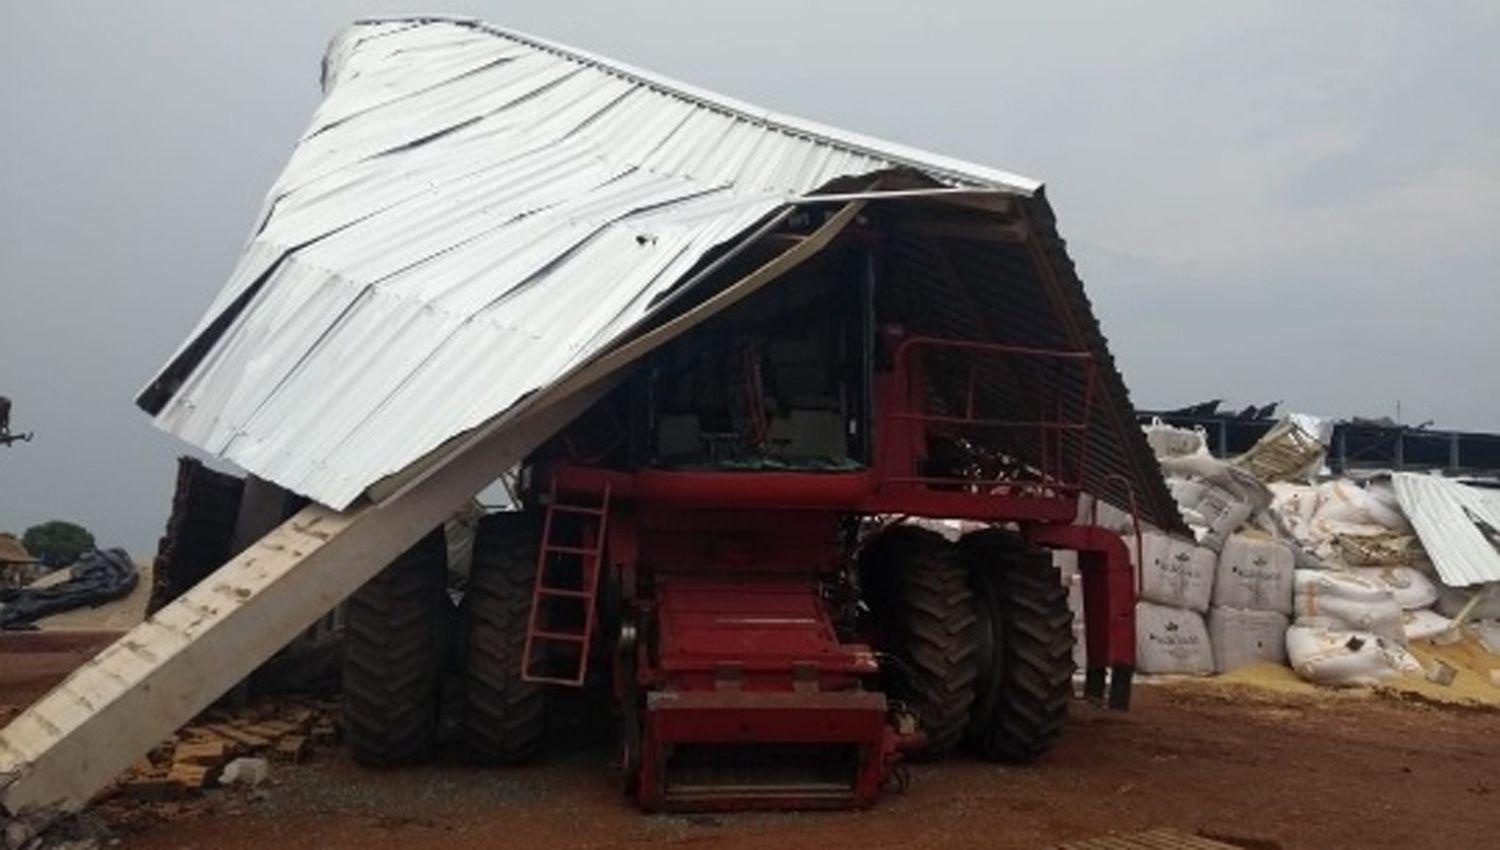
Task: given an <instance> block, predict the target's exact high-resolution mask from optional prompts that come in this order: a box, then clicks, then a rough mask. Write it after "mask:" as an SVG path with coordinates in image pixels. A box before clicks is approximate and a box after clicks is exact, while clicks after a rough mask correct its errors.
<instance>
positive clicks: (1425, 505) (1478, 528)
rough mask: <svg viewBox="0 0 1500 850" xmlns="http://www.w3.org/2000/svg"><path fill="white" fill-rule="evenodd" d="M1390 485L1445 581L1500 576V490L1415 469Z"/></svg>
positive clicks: (1468, 581) (1495, 579) (1497, 579)
mask: <svg viewBox="0 0 1500 850" xmlns="http://www.w3.org/2000/svg"><path fill="white" fill-rule="evenodd" d="M1391 486H1392V487H1393V488H1394V489H1395V491H1396V500H1397V501H1398V502H1399V503H1400V505H1401V510H1402V512H1403V513H1405V514H1406V518H1407V519H1408V520H1410V521H1411V526H1412V528H1413V529H1415V530H1416V532H1417V536H1418V537H1419V538H1421V540H1422V548H1423V549H1425V550H1427V556H1428V557H1430V558H1431V559H1432V565H1433V566H1434V567H1435V568H1436V569H1437V571H1438V576H1439V577H1441V578H1442V580H1443V584H1446V585H1448V586H1449V587H1467V586H1469V585H1473V584H1483V583H1486V582H1500V494H1497V493H1495V492H1492V491H1488V490H1483V489H1480V488H1478V487H1470V486H1468V485H1466V484H1461V483H1459V482H1457V481H1454V480H1452V479H1448V478H1442V477H1440V476H1437V475H1421V474H1417V473H1412V472H1397V473H1395V474H1393V475H1392V476H1391Z"/></svg>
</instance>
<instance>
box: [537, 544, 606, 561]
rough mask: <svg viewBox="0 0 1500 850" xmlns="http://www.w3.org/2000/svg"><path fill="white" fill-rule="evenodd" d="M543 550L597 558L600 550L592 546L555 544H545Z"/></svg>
mask: <svg viewBox="0 0 1500 850" xmlns="http://www.w3.org/2000/svg"><path fill="white" fill-rule="evenodd" d="M542 551H543V552H556V553H558V554H559V555H581V556H587V557H590V558H597V557H599V550H597V549H592V548H587V547H584V546H553V545H550V544H549V545H545V546H543V547H542Z"/></svg>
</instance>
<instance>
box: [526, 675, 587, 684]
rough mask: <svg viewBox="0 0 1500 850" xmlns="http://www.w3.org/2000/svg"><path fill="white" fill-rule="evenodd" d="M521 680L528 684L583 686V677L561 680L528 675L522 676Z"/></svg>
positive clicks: (553, 677) (554, 677)
mask: <svg viewBox="0 0 1500 850" xmlns="http://www.w3.org/2000/svg"><path fill="white" fill-rule="evenodd" d="M521 679H522V680H523V681H527V682H538V683H541V684H548V685H581V684H583V677H582V676H579V677H578V678H576V679H560V678H558V677H556V676H538V675H535V674H533V673H527V674H526V675H524V676H522V677H521Z"/></svg>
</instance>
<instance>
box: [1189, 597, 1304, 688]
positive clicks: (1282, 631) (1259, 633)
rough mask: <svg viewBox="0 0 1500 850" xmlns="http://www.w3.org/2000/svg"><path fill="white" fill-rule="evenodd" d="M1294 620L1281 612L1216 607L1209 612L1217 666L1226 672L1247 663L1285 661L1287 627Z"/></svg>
mask: <svg viewBox="0 0 1500 850" xmlns="http://www.w3.org/2000/svg"><path fill="white" fill-rule="evenodd" d="M1290 625H1291V620H1290V619H1289V618H1288V617H1287V615H1285V614H1283V613H1281V612H1280V611H1251V610H1247V609H1244V608H1225V607H1222V606H1218V605H1216V606H1214V607H1213V608H1210V609H1209V611H1208V640H1209V643H1211V644H1212V645H1213V650H1214V669H1215V670H1217V671H1218V672H1220V673H1227V672H1229V671H1230V670H1233V669H1235V668H1237V667H1244V666H1246V665H1248V664H1258V663H1262V662H1270V663H1272V664H1285V663H1286V630H1287V627H1288V626H1290Z"/></svg>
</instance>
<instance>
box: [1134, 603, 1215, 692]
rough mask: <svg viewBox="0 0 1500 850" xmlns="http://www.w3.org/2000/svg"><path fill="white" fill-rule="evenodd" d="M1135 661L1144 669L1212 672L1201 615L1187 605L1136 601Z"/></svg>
mask: <svg viewBox="0 0 1500 850" xmlns="http://www.w3.org/2000/svg"><path fill="white" fill-rule="evenodd" d="M1135 663H1136V668H1137V669H1139V670H1140V671H1142V672H1144V673H1175V674H1183V675H1193V676H1206V675H1208V674H1210V673H1212V672H1213V671H1214V654H1213V649H1212V647H1211V646H1210V643H1209V637H1208V628H1207V626H1205V625H1204V623H1203V615H1202V614H1199V613H1198V612H1197V611H1191V610H1189V609H1187V608H1169V607H1167V606H1165V605H1157V604H1155V603H1153V602H1138V603H1136V606H1135Z"/></svg>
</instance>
